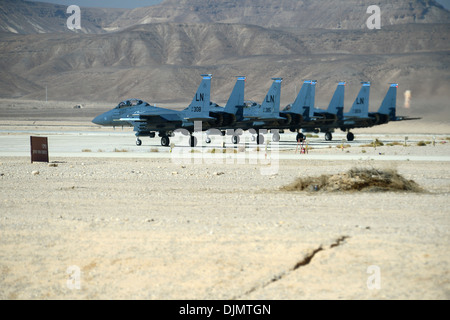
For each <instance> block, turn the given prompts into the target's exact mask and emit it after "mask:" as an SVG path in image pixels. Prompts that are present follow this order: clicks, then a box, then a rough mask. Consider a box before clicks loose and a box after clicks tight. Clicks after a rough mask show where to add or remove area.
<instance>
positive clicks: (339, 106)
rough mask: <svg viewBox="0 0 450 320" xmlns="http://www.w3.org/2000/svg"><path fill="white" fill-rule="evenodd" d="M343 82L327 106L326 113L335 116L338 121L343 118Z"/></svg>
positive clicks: (339, 84)
mask: <svg viewBox="0 0 450 320" xmlns="http://www.w3.org/2000/svg"><path fill="white" fill-rule="evenodd" d="M344 96H345V81H340V82H339V83H338V86H337V88H336V91H335V92H334V95H333V97H332V98H331V101H330V104H329V105H328V109H327V113H331V114H335V115H337V118H338V119H339V120H342V118H343V116H344Z"/></svg>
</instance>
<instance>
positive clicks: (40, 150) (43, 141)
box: [30, 137, 48, 163]
mask: <svg viewBox="0 0 450 320" xmlns="http://www.w3.org/2000/svg"><path fill="white" fill-rule="evenodd" d="M30 144H31V163H33V162H35V161H36V162H48V143H47V137H30Z"/></svg>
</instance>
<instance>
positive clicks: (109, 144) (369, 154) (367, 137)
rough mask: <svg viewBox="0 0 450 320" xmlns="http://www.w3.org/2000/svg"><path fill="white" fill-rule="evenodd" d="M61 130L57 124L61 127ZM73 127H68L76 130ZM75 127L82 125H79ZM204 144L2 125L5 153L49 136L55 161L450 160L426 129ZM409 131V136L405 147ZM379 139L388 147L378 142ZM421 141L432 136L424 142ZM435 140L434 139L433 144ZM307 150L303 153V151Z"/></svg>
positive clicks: (442, 142)
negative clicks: (166, 144)
mask: <svg viewBox="0 0 450 320" xmlns="http://www.w3.org/2000/svg"><path fill="white" fill-rule="evenodd" d="M56 129H57V128H56ZM71 129H72V128H68V130H71ZM73 129H76V127H75V128H73ZM195 135H196V137H197V139H198V144H197V146H196V147H195V148H191V147H188V137H187V136H183V135H181V134H176V135H175V136H174V137H172V138H171V147H162V146H161V145H160V139H159V138H158V137H156V138H142V141H143V144H142V146H136V144H135V137H134V135H133V132H132V131H131V130H129V129H124V130H122V129H117V130H115V131H112V130H109V131H107V130H98V131H82V130H80V131H76V130H74V131H58V130H52V129H51V128H50V130H48V128H46V130H41V129H34V128H30V129H26V128H25V129H23V128H22V129H21V130H16V129H14V128H11V129H9V128H6V129H5V128H2V130H0V145H1V148H0V156H1V157H16V156H21V157H22V156H23V157H26V156H29V155H30V136H45V137H48V144H49V155H50V160H51V159H54V158H66V157H81V158H85V157H90V158H174V157H182V158H184V159H186V158H190V159H198V158H202V159H218V158H219V159H230V158H236V159H241V160H242V158H246V159H252V158H253V159H254V158H257V159H305V160H352V161H353V160H380V161H450V148H449V143H447V140H446V136H445V135H424V134H415V135H414V134H408V135H395V134H384V135H383V134H359V135H358V136H357V138H356V139H355V141H352V142H348V141H346V139H345V134H344V133H335V134H334V135H333V141H325V140H324V139H323V134H319V135H313V136H312V137H308V138H307V140H306V142H305V143H304V144H303V145H302V144H299V143H297V142H295V137H296V134H294V133H284V134H281V139H280V141H279V142H274V141H271V140H272V134H271V133H267V134H265V135H264V136H265V138H264V139H265V142H264V144H262V145H257V144H256V142H255V141H254V139H252V135H251V134H249V133H247V132H246V133H244V134H243V135H242V136H241V139H240V143H239V144H237V145H234V144H232V143H231V136H230V135H225V136H210V138H211V143H209V144H207V143H206V142H205V140H206V133H196V134H195ZM405 136H406V137H407V140H406V145H407V147H405V146H404V145H405ZM375 140H378V141H380V142H382V143H383V144H384V146H376V147H373V142H374V141H375ZM419 141H426V142H427V143H428V144H427V145H426V146H424V147H418V146H417V143H418V142H419ZM433 141H434V144H433ZM302 150H303V152H302Z"/></svg>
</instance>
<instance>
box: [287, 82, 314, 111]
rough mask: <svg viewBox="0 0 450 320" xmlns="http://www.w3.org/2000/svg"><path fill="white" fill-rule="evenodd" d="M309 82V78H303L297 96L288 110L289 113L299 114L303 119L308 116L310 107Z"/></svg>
mask: <svg viewBox="0 0 450 320" xmlns="http://www.w3.org/2000/svg"><path fill="white" fill-rule="evenodd" d="M311 83H312V81H311V80H305V81H304V82H303V85H302V87H301V89H300V91H299V93H298V95H297V98H296V99H295V101H294V103H293V104H292V105H291V108H290V109H289V110H288V111H289V112H290V113H296V114H301V115H302V116H303V118H305V119H308V118H309V113H310V109H311Z"/></svg>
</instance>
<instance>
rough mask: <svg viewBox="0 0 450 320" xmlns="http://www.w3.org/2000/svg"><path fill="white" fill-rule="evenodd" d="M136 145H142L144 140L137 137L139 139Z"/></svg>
mask: <svg viewBox="0 0 450 320" xmlns="http://www.w3.org/2000/svg"><path fill="white" fill-rule="evenodd" d="M136 145H137V146H140V145H142V140H141V139H139V138H137V139H136Z"/></svg>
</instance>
